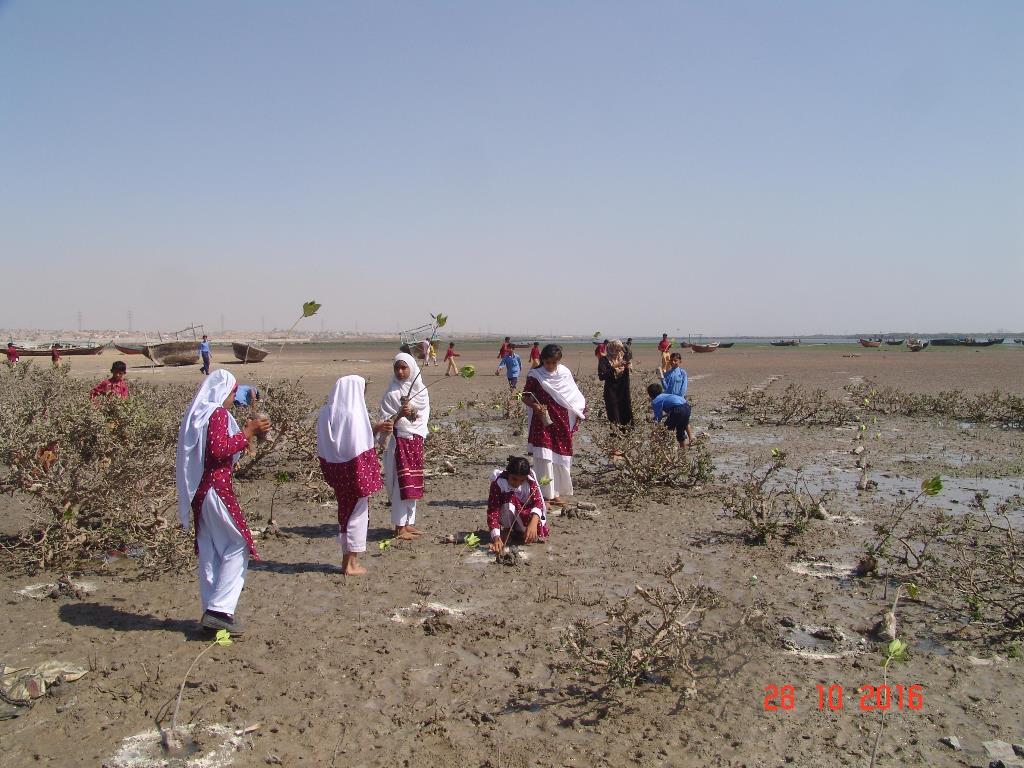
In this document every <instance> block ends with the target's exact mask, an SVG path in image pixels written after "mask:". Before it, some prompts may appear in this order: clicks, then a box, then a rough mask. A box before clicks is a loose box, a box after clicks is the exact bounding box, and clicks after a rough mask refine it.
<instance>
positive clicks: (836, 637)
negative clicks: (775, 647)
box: [781, 622, 868, 660]
mask: <svg viewBox="0 0 1024 768" xmlns="http://www.w3.org/2000/svg"><path fill="white" fill-rule="evenodd" d="M781 642H782V647H783V648H785V649H786V650H787V651H788V652H789V653H791V654H792V655H794V656H799V657H801V658H804V659H815V660H824V659H840V658H843V657H844V656H856V655H857V654H859V653H863V652H864V651H865V650H867V644H868V642H867V640H866V639H864V638H863V637H860V636H859V635H848V634H847V633H845V632H843V630H842V629H841V628H840V627H837V626H835V625H834V624H829V625H825V626H816V625H813V624H795V623H792V622H791V626H789V627H788V628H787V629H786V630H785V631H784V632H783V633H782V637H781Z"/></svg>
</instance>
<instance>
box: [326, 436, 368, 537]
mask: <svg viewBox="0 0 1024 768" xmlns="http://www.w3.org/2000/svg"><path fill="white" fill-rule="evenodd" d="M320 469H321V471H322V472H323V473H324V481H325V482H326V483H327V484H328V485H329V486H331V488H333V489H334V497H335V498H336V499H337V500H338V526H339V527H340V528H341V531H342V532H345V531H346V530H348V519H349V518H350V517H351V516H352V512H353V510H355V508H356V502H357V501H359V500H360V499H361V498H363V497H364V496H369V495H370V494H371V493H376V492H377V491H379V490H380V489H381V488H383V487H384V483H383V482H382V481H381V477H380V462H378V461H377V452H376V451H374V450H373V448H370V449H369V450H366V451H363V452H362V453H360V454H359V455H358V456H356V457H355V458H353V459H349V460H348V461H346V462H344V463H342V464H335V463H332V462H330V461H324V459H323V458H322V457H321V458H320Z"/></svg>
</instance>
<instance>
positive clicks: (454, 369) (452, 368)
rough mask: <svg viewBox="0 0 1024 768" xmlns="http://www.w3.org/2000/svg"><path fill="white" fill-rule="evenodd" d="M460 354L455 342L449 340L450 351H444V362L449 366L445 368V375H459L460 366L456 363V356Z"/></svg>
mask: <svg viewBox="0 0 1024 768" xmlns="http://www.w3.org/2000/svg"><path fill="white" fill-rule="evenodd" d="M458 356H459V353H458V352H456V351H455V342H454V341H449V342H448V351H447V352H445V353H444V362H445V364H446V365H447V366H448V367H447V368H445V371H444V375H445V376H451V375H452V374H453V373H454V374H455V375H456V376H458V375H459V368H458V366H457V365H455V358H456V357H458Z"/></svg>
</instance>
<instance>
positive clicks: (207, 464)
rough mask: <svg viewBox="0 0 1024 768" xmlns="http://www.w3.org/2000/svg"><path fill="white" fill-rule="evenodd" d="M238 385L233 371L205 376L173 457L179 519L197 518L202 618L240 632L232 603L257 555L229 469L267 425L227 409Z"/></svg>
mask: <svg viewBox="0 0 1024 768" xmlns="http://www.w3.org/2000/svg"><path fill="white" fill-rule="evenodd" d="M237 386H238V385H237V384H236V382H235V377H234V376H232V375H231V374H230V373H228V372H227V371H225V370H223V369H220V370H216V371H214V372H213V373H212V374H210V375H209V376H207V377H206V379H205V381H203V384H202V386H200V387H199V392H198V393H197V394H196V397H195V399H194V400H193V401H192V405H190V406H189V409H188V411H186V412H185V416H184V418H183V419H182V420H181V427H180V428H179V430H178V450H177V456H176V461H175V476H176V480H177V484H178V519H179V520H180V521H181V524H182V526H183V527H184V528H185V529H186V530H188V527H189V524H190V523H191V521H192V519H193V518H194V520H195V536H196V552H197V553H198V555H199V601H200V605H201V606H202V609H203V617H202V620H201V621H200V623H201V624H202V626H204V627H205V628H207V629H212V630H217V629H226V630H228V631H229V632H231V633H232V634H234V635H240V634H241V633H242V626H241V623H240V622H238V621H237V620H236V619H235V607H236V606H237V605H238V598H239V596H240V595H241V594H242V587H243V585H244V584H245V572H246V569H247V568H248V565H249V556H250V555H252V556H253V557H254V558H256V559H259V556H258V555H257V554H256V548H255V547H254V546H253V543H252V534H251V533H250V532H249V525H248V523H246V520H245V515H244V514H243V513H242V508H241V507H240V506H239V505H238V499H237V498H236V497H235V491H234V488H233V487H232V485H231V472H232V469H233V467H234V463H235V462H236V461H237V460H238V459H239V458H240V457H241V455H242V452H243V451H244V450H245V449H246V448H247V447H248V445H249V441H250V440H251V439H252V438H253V437H255V436H257V435H261V434H266V433H267V431H268V430H269V429H270V421H269V420H268V419H266V418H265V417H264V418H261V419H250V420H249V421H247V422H246V424H245V427H244V428H242V429H239V428H238V423H237V422H236V421H235V418H234V417H233V416H232V415H231V414H230V413H228V411H227V408H229V407H230V406H231V403H232V400H233V399H234V394H235V390H236V389H237Z"/></svg>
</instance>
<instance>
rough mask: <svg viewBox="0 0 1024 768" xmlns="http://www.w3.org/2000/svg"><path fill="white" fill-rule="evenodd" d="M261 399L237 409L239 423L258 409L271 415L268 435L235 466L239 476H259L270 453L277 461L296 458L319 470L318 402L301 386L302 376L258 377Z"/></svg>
mask: <svg viewBox="0 0 1024 768" xmlns="http://www.w3.org/2000/svg"><path fill="white" fill-rule="evenodd" d="M253 383H254V384H255V385H256V386H257V387H258V389H259V391H260V400H259V401H258V402H256V403H255V404H254V405H253V406H252V407H251V408H248V409H241V408H236V409H235V413H234V415H235V418H236V419H237V420H238V422H239V424H241V423H242V422H243V421H245V419H246V418H248V417H249V416H254V415H256V414H257V413H263V414H266V415H267V416H268V417H269V418H270V424H271V430H270V435H269V439H267V440H264V441H262V442H257V443H256V444H255V449H254V451H253V453H252V454H250V455H247V456H244V457H243V458H242V459H241V461H239V462H238V466H236V467H235V476H236V477H238V478H249V477H256V476H258V475H259V473H260V470H261V469H262V465H263V464H264V462H265V461H266V459H267V458H268V457H270V456H273V457H274V461H275V462H277V463H281V462H288V461H290V462H294V463H296V464H298V465H299V466H302V467H303V468H304V470H305V471H306V472H312V471H313V470H314V469H315V470H316V471H317V472H319V463H318V462H317V453H316V416H317V405H316V404H315V403H314V402H313V399H312V398H311V397H310V396H309V394H308V393H307V392H306V390H305V388H304V387H303V386H302V379H301V378H299V379H282V380H280V381H277V382H273V381H268V380H264V379H259V378H256V379H254V380H253Z"/></svg>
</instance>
